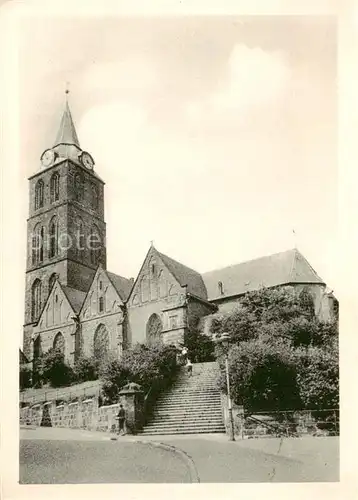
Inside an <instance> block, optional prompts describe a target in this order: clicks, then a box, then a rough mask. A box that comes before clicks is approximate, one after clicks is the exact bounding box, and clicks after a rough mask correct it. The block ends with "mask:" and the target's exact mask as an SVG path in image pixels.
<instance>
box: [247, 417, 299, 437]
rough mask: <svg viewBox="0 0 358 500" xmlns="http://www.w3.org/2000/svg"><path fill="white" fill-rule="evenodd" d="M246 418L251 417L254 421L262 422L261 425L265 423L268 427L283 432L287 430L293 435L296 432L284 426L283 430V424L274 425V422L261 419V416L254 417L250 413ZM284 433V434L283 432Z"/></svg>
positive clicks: (287, 432)
mask: <svg viewBox="0 0 358 500" xmlns="http://www.w3.org/2000/svg"><path fill="white" fill-rule="evenodd" d="M246 418H248V419H251V420H253V421H254V422H258V423H260V424H261V425H264V426H266V427H268V428H269V429H273V430H275V431H277V430H278V431H279V432H281V433H283V432H285V433H286V434H290V435H291V436H295V433H294V432H290V431H289V430H288V429H287V427H283V430H281V429H282V426H281V425H280V424H276V425H272V424H269V423H267V422H265V421H264V420H260V419H259V418H255V417H253V416H252V415H248V416H247V417H246ZM281 435H282V434H281Z"/></svg>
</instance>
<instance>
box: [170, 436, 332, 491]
mask: <svg viewBox="0 0 358 500" xmlns="http://www.w3.org/2000/svg"><path fill="white" fill-rule="evenodd" d="M161 441H162V442H167V443H170V444H172V445H174V446H176V447H178V448H180V449H182V450H183V451H185V452H186V453H187V454H188V455H189V456H190V457H191V458H192V459H193V461H194V463H195V466H196V469H197V471H198V475H199V478H200V482H201V483H215V482H220V483H221V482H223V483H231V482H233V483H239V482H240V483H241V482H250V483H257V482H313V481H319V482H333V481H339V439H338V438H311V437H310V438H302V439H299V438H293V439H283V440H280V439H252V440H251V439H250V440H244V441H239V440H238V441H236V442H230V441H228V440H227V438H226V436H225V437H224V439H218V438H215V437H212V438H210V437H207V438H204V437H201V438H200V437H195V438H192V439H188V437H187V436H186V437H182V438H180V439H175V437H174V439H173V436H172V437H171V438H169V439H165V438H164V439H163V438H162V439H161Z"/></svg>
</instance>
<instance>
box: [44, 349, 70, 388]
mask: <svg viewBox="0 0 358 500" xmlns="http://www.w3.org/2000/svg"><path fill="white" fill-rule="evenodd" d="M36 369H37V377H38V379H39V380H40V381H41V382H43V383H47V382H49V383H50V385H51V386H52V387H61V386H64V385H69V384H71V382H73V380H74V374H73V370H72V368H71V367H70V366H69V365H68V364H66V363H65V361H64V358H63V354H62V352H61V351H60V350H58V349H55V348H51V349H50V350H49V351H47V352H45V353H44V354H43V355H42V356H41V358H39V360H38V362H37V367H36Z"/></svg>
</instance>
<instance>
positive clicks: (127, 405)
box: [119, 383, 144, 434]
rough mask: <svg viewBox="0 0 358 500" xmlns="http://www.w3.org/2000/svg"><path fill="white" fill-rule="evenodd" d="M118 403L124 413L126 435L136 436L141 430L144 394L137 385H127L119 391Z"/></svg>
mask: <svg viewBox="0 0 358 500" xmlns="http://www.w3.org/2000/svg"><path fill="white" fill-rule="evenodd" d="M119 402H120V404H122V405H123V408H124V410H125V412H126V428H127V433H129V434H136V433H137V432H138V431H139V430H141V429H142V422H143V408H144V392H143V391H142V390H141V387H140V386H139V385H138V384H134V383H129V384H127V385H125V386H124V387H123V389H122V390H121V391H120V393H119Z"/></svg>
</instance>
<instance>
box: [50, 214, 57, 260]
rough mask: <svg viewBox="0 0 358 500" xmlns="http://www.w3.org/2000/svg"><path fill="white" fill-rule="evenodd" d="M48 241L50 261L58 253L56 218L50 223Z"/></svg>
mask: <svg viewBox="0 0 358 500" xmlns="http://www.w3.org/2000/svg"><path fill="white" fill-rule="evenodd" d="M49 240H50V241H49V244H50V245H49V258H50V259H51V258H52V257H55V255H57V253H58V222H57V219H56V217H53V218H52V219H51V221H50V228H49Z"/></svg>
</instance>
